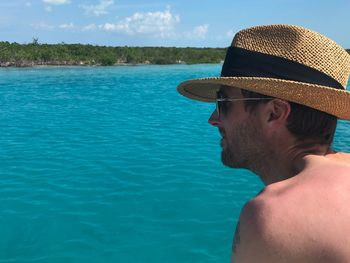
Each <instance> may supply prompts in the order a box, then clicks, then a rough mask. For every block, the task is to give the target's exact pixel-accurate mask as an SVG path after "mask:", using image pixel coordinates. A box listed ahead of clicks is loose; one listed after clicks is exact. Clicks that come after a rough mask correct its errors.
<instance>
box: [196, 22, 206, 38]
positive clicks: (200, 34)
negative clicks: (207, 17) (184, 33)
mask: <svg viewBox="0 0 350 263" xmlns="http://www.w3.org/2000/svg"><path fill="white" fill-rule="evenodd" d="M208 27H209V25H201V26H197V27H195V28H194V29H193V36H194V37H196V38H202V39H204V38H205V37H206V35H207V33H208Z"/></svg>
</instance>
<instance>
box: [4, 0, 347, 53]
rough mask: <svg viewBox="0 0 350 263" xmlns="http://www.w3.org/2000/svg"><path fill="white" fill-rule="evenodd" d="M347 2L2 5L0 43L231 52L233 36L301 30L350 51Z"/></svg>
mask: <svg viewBox="0 0 350 263" xmlns="http://www.w3.org/2000/svg"><path fill="white" fill-rule="evenodd" d="M349 10H350V1H349V0H333V1H331V0H330V1H327V0H318V1H316V0H303V1H302V0H265V1H258V0H246V1H243V0H224V1H219V0H217V1H212V0H211V1H209V0H176V1H175V0H169V1H161V0H159V1H157V0H154V1H153V0H147V1H146V0H138V1H136V0H89V1H81V0H11V1H10V0H0V12H1V15H0V41H9V42H18V43H29V42H32V39H33V37H36V38H39V42H40V43H61V42H65V43H84V44H94V45H108V46H124V45H127V46H177V47H186V46H191V47H226V46H229V45H230V43H231V40H232V37H233V35H234V33H235V32H237V31H238V30H240V29H243V28H247V27H250V26H255V25H260V24H296V25H301V26H304V27H307V28H310V29H312V30H315V31H317V32H320V33H322V34H324V35H326V36H328V37H330V38H332V39H333V40H335V41H336V42H337V43H339V44H340V45H341V46H343V47H344V48H350V18H349V17H350V16H349V14H350V11H349Z"/></svg>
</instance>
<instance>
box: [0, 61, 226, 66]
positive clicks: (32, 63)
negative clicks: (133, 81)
mask: <svg viewBox="0 0 350 263" xmlns="http://www.w3.org/2000/svg"><path fill="white" fill-rule="evenodd" d="M222 63H223V61H220V62H215V63H214V62H213V63H203V62H198V63H168V64H154V63H153V64H152V63H115V64H113V65H102V64H97V63H96V64H88V63H50V62H48V63H34V62H29V63H28V62H26V63H22V62H21V63H18V62H0V68H50V67H119V66H120V67H123V66H169V65H199V64H222Z"/></svg>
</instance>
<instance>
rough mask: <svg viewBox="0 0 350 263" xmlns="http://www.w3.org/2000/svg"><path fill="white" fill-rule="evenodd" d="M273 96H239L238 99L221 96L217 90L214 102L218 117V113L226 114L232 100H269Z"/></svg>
mask: <svg viewBox="0 0 350 263" xmlns="http://www.w3.org/2000/svg"><path fill="white" fill-rule="evenodd" d="M271 99H273V98H240V99H234V98H223V97H222V94H220V93H219V92H217V98H216V99H215V102H216V112H217V114H218V117H220V115H223V116H224V115H226V114H227V112H228V110H229V108H230V105H231V102H234V101H247V100H271Z"/></svg>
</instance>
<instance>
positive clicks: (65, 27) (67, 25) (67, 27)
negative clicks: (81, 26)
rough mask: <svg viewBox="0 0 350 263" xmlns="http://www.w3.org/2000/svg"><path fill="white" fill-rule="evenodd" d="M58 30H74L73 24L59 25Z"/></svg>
mask: <svg viewBox="0 0 350 263" xmlns="http://www.w3.org/2000/svg"><path fill="white" fill-rule="evenodd" d="M58 27H59V28H62V29H70V28H74V24H73V23H69V24H61V25H59V26H58Z"/></svg>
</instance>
